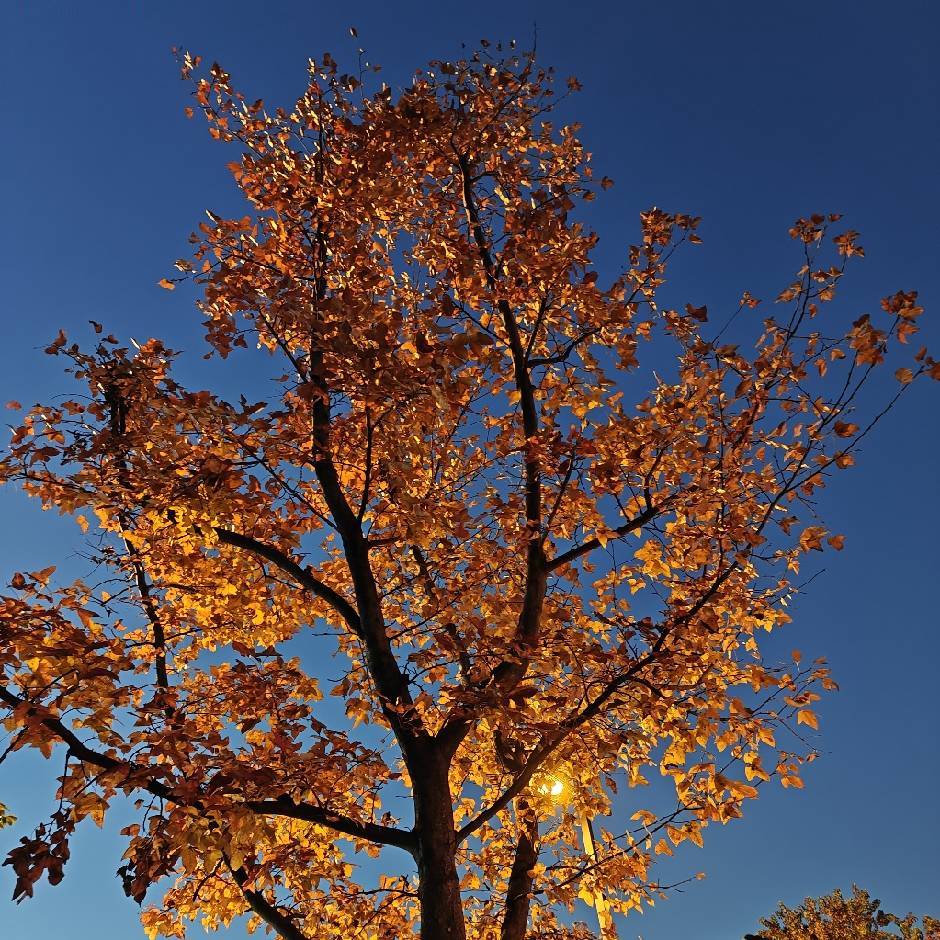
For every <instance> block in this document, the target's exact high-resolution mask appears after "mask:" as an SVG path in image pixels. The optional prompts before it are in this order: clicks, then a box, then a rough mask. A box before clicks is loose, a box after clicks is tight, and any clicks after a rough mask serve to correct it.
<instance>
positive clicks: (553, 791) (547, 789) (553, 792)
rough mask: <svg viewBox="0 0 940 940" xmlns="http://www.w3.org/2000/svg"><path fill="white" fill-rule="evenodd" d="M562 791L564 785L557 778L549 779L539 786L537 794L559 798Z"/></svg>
mask: <svg viewBox="0 0 940 940" xmlns="http://www.w3.org/2000/svg"><path fill="white" fill-rule="evenodd" d="M564 789H565V784H564V781H563V780H559V779H558V777H549V778H548V779H547V780H546V781H545V782H544V783H543V784H541V785H540V786H539V793H541V794H543V795H544V796H561V794H562V793H563V792H564Z"/></svg>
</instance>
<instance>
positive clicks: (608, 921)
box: [539, 774, 617, 940]
mask: <svg viewBox="0 0 940 940" xmlns="http://www.w3.org/2000/svg"><path fill="white" fill-rule="evenodd" d="M539 790H540V791H541V792H542V793H545V794H547V795H548V796H551V797H552V798H553V799H555V801H556V802H559V800H558V798H559V797H560V796H561V795H562V793H564V790H565V782H564V780H563V779H562V778H561V777H559V776H557V775H556V774H553V775H552V776H551V777H550V778H549V780H547V781H546V782H545V783H544V784H542V786H540V787H539ZM576 815H577V821H578V828H579V829H580V830H581V845H582V848H583V849H584V854H585V855H586V856H587V857H588V858H589V859H590V860H591V861H592V862H593V863H594V864H595V865H596V864H597V861H598V858H597V845H596V843H595V839H594V826H593V825H592V824H591V820H590V818H589V817H588V816H586V815H585V814H584V813H582V812H577V814H576ZM591 894H592V896H593V907H594V911H595V913H596V914H597V926H598V931H599V935H600V940H617V926H616V924H615V923H614V918H613V914H612V913H611V910H610V905H609V904H608V903H607V898H606V897H605V896H604V892H603V891H602V890H601V889H600V888H594V890H593V891H592V892H591Z"/></svg>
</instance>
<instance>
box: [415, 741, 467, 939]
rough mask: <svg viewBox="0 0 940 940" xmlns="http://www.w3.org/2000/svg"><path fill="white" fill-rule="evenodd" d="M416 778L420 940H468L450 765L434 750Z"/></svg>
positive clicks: (416, 855) (423, 762)
mask: <svg viewBox="0 0 940 940" xmlns="http://www.w3.org/2000/svg"><path fill="white" fill-rule="evenodd" d="M421 763H422V766H421V767H420V769H419V768H416V771H417V772H414V771H413V772H412V786H413V787H414V802H415V835H416V836H417V842H418V845H417V851H416V854H415V858H416V861H417V863H418V899H419V902H420V905H421V940H465V938H466V936H467V931H466V926H465V924H464V917H463V904H462V902H461V898H460V879H459V878H458V876H457V860H456V855H457V836H456V833H455V832H454V808H453V803H452V801H451V795H450V784H449V782H448V779H447V761H446V760H444V759H443V757H442V756H441V755H440V754H438V753H436V752H435V751H434V750H432V751H431V753H430V754H428V755H427V758H426V760H423V761H422V762H421Z"/></svg>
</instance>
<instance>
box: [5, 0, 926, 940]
mask: <svg viewBox="0 0 940 940" xmlns="http://www.w3.org/2000/svg"><path fill="white" fill-rule="evenodd" d="M350 25H355V26H356V27H357V28H358V30H359V40H358V43H359V44H363V45H365V46H366V48H367V50H368V53H369V57H370V59H371V60H372V61H375V62H379V63H381V64H382V65H383V66H384V72H383V78H385V80H386V81H388V82H389V83H390V84H393V85H396V84H399V83H401V82H404V81H407V79H408V76H409V74H410V72H411V71H413V70H414V69H415V68H417V67H419V66H420V65H422V64H424V63H426V62H427V60H429V59H431V58H446V57H455V56H457V55H458V54H459V53H460V44H461V42H466V43H467V44H468V46H472V45H473V44H474V43H476V42H477V41H478V40H479V39H480V38H481V37H487V38H490V39H494V40H495V39H509V38H516V39H518V40H520V42H521V43H522V44H523V45H526V44H527V43H529V42H530V40H531V39H532V36H533V25H535V27H537V36H538V51H539V55H540V57H541V59H542V60H543V62H545V63H547V64H554V65H555V66H556V67H557V69H558V71H559V73H560V74H561V75H562V76H566V75H569V74H575V75H577V76H578V77H579V78H580V79H581V81H582V83H583V85H584V90H583V92H582V93H581V94H580V95H578V96H576V98H575V100H574V102H573V104H572V105H571V106H570V112H571V115H572V116H575V117H576V118H577V119H578V120H580V121H581V122H582V123H583V125H584V128H583V131H582V136H583V138H584V139H585V141H586V142H587V144H588V147H589V149H590V150H591V151H592V152H593V153H594V160H595V166H596V169H597V172H598V175H602V174H607V175H610V176H611V177H613V178H614V179H615V180H616V182H617V185H616V187H615V188H614V189H613V190H611V191H610V192H609V193H607V194H605V196H604V197H603V198H602V199H599V200H598V201H597V202H595V203H593V205H592V208H591V215H590V221H591V223H592V224H593V226H594V227H595V229H596V230H597V231H598V232H599V233H600V235H601V246H602V250H601V254H600V256H599V258H600V262H601V267H602V268H603V265H604V263H605V262H609V264H610V271H611V272H612V271H613V269H614V265H615V264H616V262H617V261H618V260H619V258H620V257H621V252H622V249H623V246H625V245H626V244H627V243H628V242H629V241H630V240H631V239H632V238H633V237H634V236H635V234H636V231H637V226H636V220H637V213H638V212H639V211H640V210H641V209H644V208H647V207H648V206H650V205H654V204H655V205H659V206H661V207H663V208H665V209H667V210H669V211H684V212H690V213H693V214H696V215H701V216H703V217H704V222H703V225H702V229H701V233H702V235H703V237H704V238H705V245H704V247H702V248H700V249H698V250H696V251H695V252H691V253H687V254H686V255H685V256H684V257H683V258H681V259H680V261H679V262H678V264H677V265H676V267H675V269H674V276H675V278H676V283H677V290H682V291H685V292H686V294H687V299H694V300H695V301H696V302H706V301H707V303H708V305H709V308H710V309H712V310H720V309H722V308H723V307H724V308H727V307H728V306H729V305H733V303H734V302H735V301H736V299H737V298H738V297H739V296H740V294H741V291H742V289H745V288H747V289H749V290H750V291H751V292H752V293H753V294H754V295H756V296H758V297H768V296H773V295H775V294H776V293H777V292H778V291H779V290H780V289H781V288H782V287H784V286H785V285H786V284H787V283H788V280H787V278H788V276H789V275H790V274H791V273H792V271H793V270H794V269H795V268H796V267H797V266H798V263H799V261H798V257H797V253H796V251H795V249H794V246H793V245H792V243H791V242H790V241H789V239H788V238H787V236H786V229H787V228H788V226H789V224H790V223H791V222H792V220H793V219H795V218H796V217H797V216H798V215H805V214H808V213H810V212H814V211H819V212H842V213H845V214H846V216H847V221H848V222H849V223H850V224H851V225H852V227H854V228H857V229H859V230H861V232H862V234H863V238H862V244H864V246H865V248H866V250H867V255H868V257H867V258H866V259H865V261H864V262H862V263H861V264H860V265H855V266H854V268H853V269H852V270H851V272H850V275H849V277H848V279H847V281H846V284H845V286H844V287H843V288H841V289H840V297H841V303H842V304H843V305H847V306H848V307H850V308H851V312H852V313H853V314H854V313H856V312H857V313H862V312H865V311H869V310H871V311H874V310H876V309H877V304H878V299H879V298H880V297H881V296H883V295H885V294H887V293H890V292H894V291H895V290H897V289H910V288H912V287H913V288H919V289H920V291H921V296H922V298H923V300H924V302H925V306H926V307H927V313H926V314H925V316H924V318H923V320H924V323H923V326H924V339H925V342H927V343H928V344H929V345H930V346H931V347H932V351H933V352H934V354H935V355H936V354H937V352H938V350H940V279H938V274H937V272H938V269H940V268H938V262H937V251H938V247H940V238H938V224H940V223H938V220H940V179H938V167H940V123H938V122H940V111H938V103H940V69H938V64H937V52H936V48H937V45H938V41H940V5H937V4H936V3H934V2H932V0H923V2H912V0H895V2H893V3H891V4H888V3H885V2H878V3H874V2H854V3H834V2H826V0H815V2H776V3H772V2H760V3H754V2H753V0H752V2H750V3H744V2H713V3H700V2H691V0H689V2H670V3H665V2H661V3H655V2H654V3H638V2H633V0H616V2H615V0H605V2H591V0H581V2H578V3H570V2H560V0H542V2H539V3H535V2H529V0H525V2H512V0H502V2H499V3H493V2H489V0H477V2H474V3H468V4H458V3H454V2H448V3H439V4H432V3H428V2H421V3H415V2H407V0H399V2H394V3H393V2H389V0H385V2H382V3H372V2H359V3H356V4H329V5H328V4H325V3H319V2H316V0H306V2H300V0H295V2H275V0H255V2H253V3H247V2H241V0H239V2H234V0H228V2H223V0H212V2H199V3H194V2H191V0H190V2H168V0H162V2H160V3H146V4H144V3H131V2H110V0H109V2H105V0H94V2H84V3H67V2H64V0H63V2H60V3H49V2H40V0H31V2H22V0H7V2H6V3H4V4H3V5H2V11H0V36H2V39H0V43H2V55H0V78H2V84H0V87H2V88H3V112H2V113H3V116H2V118H0V121H2V127H3V134H2V140H3V147H2V150H0V178H2V181H3V187H2V191H3V210H4V225H3V226H2V229H0V241H2V246H0V268H2V275H3V277H2V284H3V289H2V294H0V297H2V300H0V304H2V307H0V310H2V314H3V334H2V343H0V402H3V401H6V400H7V399H12V398H16V399H19V400H21V401H23V402H24V403H30V402H32V401H35V400H38V399H44V398H48V397H50V396H51V395H53V394H54V393H57V392H61V391H66V390H68V388H69V385H68V383H67V381H66V377H65V376H63V375H62V374H61V373H60V372H59V371H58V366H59V362H58V360H51V359H50V358H49V357H46V356H43V355H42V352H41V348H40V347H41V346H44V345H46V343H47V342H48V341H49V340H50V339H51V338H52V337H53V336H54V335H55V333H56V331H57V330H58V328H59V327H60V326H62V327H65V328H66V329H68V330H70V331H71V332H72V333H74V334H75V335H76V336H79V335H81V334H82V331H83V330H84V328H85V327H86V326H87V324H86V321H87V320H88V319H95V320H100V321H103V322H104V323H105V324H106V326H107V328H108V329H110V330H112V331H113V332H115V333H117V334H119V335H122V336H124V337H128V336H134V337H137V338H138V339H143V338H146V337H147V336H151V335H157V336H160V337H162V338H164V339H165V340H167V341H168V343H169V344H170V345H172V346H175V347H176V348H183V349H190V350H193V355H192V356H191V357H190V358H189V360H188V365H184V366H183V368H182V370H181V371H182V375H183V377H184V379H185V378H187V377H191V380H192V382H193V384H197V383H199V382H202V383H205V381H206V377H205V375H204V374H203V373H201V372H200V369H201V366H200V363H199V352H198V343H197V340H198V336H199V317H198V315H197V314H196V313H195V311H194V310H193V307H192V294H191V293H187V290H186V289H180V290H177V291H175V292H174V293H172V294H169V293H167V292H165V291H162V290H160V289H159V288H158V287H157V286H156V282H157V280H158V279H159V278H161V277H163V276H164V275H166V274H168V273H171V264H172V261H173V259H175V258H177V257H180V256H183V255H186V254H187V242H186V239H187V235H188V233H189V232H190V230H191V229H192V228H193V227H195V225H196V224H197V223H198V221H199V219H200V218H201V217H202V211H203V209H205V208H212V209H214V210H216V211H218V212H220V213H225V212H227V211H232V212H239V211H240V209H239V207H238V204H237V202H236V201H235V198H234V189H233V185H232V183H231V179H230V177H229V174H228V172H227V171H226V170H225V169H224V164H225V163H226V162H228V161H229V160H231V159H233V156H232V154H231V152H230V151H226V150H225V149H224V148H222V147H220V146H219V145H218V144H214V143H213V142H212V141H210V140H209V139H208V137H207V135H206V133H205V128H204V127H203V126H201V125H200V124H199V123H198V122H192V123H190V122H188V121H186V119H185V118H184V117H183V114H182V108H183V106H184V105H185V104H186V103H187V98H186V87H185V86H183V85H182V84H181V83H180V82H179V80H178V72H177V68H176V65H175V63H174V61H173V60H172V58H171V56H170V47H171V46H173V45H180V46H183V47H185V48H188V49H191V50H193V51H194V52H198V53H201V54H203V55H204V56H205V57H206V58H207V59H210V60H211V59H217V60H218V61H220V62H221V63H222V64H223V65H224V67H225V68H226V69H227V70H228V71H230V72H232V73H233V76H234V79H235V83H236V85H237V86H238V87H240V88H242V89H243V90H244V91H245V92H246V93H247V94H249V95H250V96H251V97H252V98H255V97H264V98H265V99H266V100H268V101H269V102H271V103H277V104H290V103H291V102H292V101H293V98H294V97H295V96H296V94H297V93H299V92H300V90H301V89H302V87H303V84H304V80H305V63H306V60H307V58H308V57H309V56H311V55H317V54H319V53H320V52H322V51H323V50H326V49H329V50H331V51H332V52H333V54H334V55H335V56H337V58H339V59H340V61H341V62H343V61H344V60H345V61H346V62H347V63H348V64H349V66H350V67H353V66H354V64H355V51H356V45H357V42H356V41H354V40H352V39H351V38H350V37H349V34H348V27H349V26H350ZM602 279H603V273H602ZM189 370H191V371H189ZM236 378H237V377H236ZM227 381H228V382H232V381H233V380H232V378H231V377H229V379H228V380H227ZM236 385H237V383H236ZM892 385H893V379H891V377H890V376H887V377H886V379H885V384H884V385H883V386H882V387H881V389H880V391H882V392H887V390H888V389H889V387H890V386H892ZM938 407H940V388H938V386H936V385H930V386H928V385H926V384H924V385H923V387H918V388H915V389H913V390H912V392H911V394H910V395H909V396H907V398H906V400H904V401H903V403H902V406H901V407H900V408H899V409H898V410H897V411H896V412H895V413H894V414H893V415H892V416H891V417H890V419H889V420H888V421H886V422H885V423H884V424H883V425H882V426H881V427H880V428H879V430H878V432H877V433H876V434H875V435H874V436H873V437H872V438H870V439H869V441H868V443H867V445H866V447H865V449H864V451H863V453H862V456H861V458H860V460H859V465H858V466H857V467H856V468H853V469H852V470H850V471H846V472H845V473H843V474H842V475H840V477H839V478H838V480H837V481H836V485H834V486H833V488H832V489H831V490H830V491H829V492H828V493H827V495H826V496H825V500H824V505H823V506H822V507H821V508H822V510H823V512H824V514H825V517H826V519H827V521H829V522H830V523H831V525H832V528H833V529H835V530H837V531H841V532H844V533H845V535H846V537H847V538H846V548H845V551H844V552H842V553H841V554H839V555H835V554H833V553H827V554H826V556H825V558H824V564H825V566H826V569H827V570H826V571H825V573H824V574H823V575H822V576H820V577H818V578H817V579H816V580H815V581H814V582H813V584H812V585H811V587H810V589H809V591H808V592H807V593H806V594H805V595H804V596H803V597H802V599H801V600H800V602H799V603H798V605H797V607H796V614H795V623H794V624H793V625H791V626H790V627H788V628H787V629H786V631H785V632H784V634H783V635H782V636H781V637H780V639H779V640H775V642H776V643H778V644H779V649H780V651H781V652H789V650H790V649H791V648H793V647H798V648H800V649H801V650H802V651H803V653H804V655H806V656H817V655H825V656H827V657H828V658H829V659H830V661H831V664H832V667H833V670H834V674H835V676H836V678H837V679H838V680H839V682H840V684H841V686H842V691H841V692H840V693H839V694H837V695H834V696H830V697H829V698H828V699H826V700H824V701H823V703H822V705H821V708H820V709H819V712H820V716H821V722H822V723H821V734H822V737H821V739H820V747H821V749H822V750H823V752H824V759H822V760H820V761H819V762H818V763H817V764H814V765H813V766H812V767H811V768H809V770H808V772H807V774H806V780H807V786H806V789H805V790H803V791H801V792H797V791H793V790H782V789H781V788H779V787H778V786H776V785H773V786H769V787H764V788H763V792H762V794H761V797H760V799H759V800H757V801H756V802H754V803H751V804H749V806H748V807H747V813H746V816H745V818H744V820H743V821H739V822H737V823H733V824H731V825H729V826H728V827H725V828H723V829H720V830H719V829H716V828H710V829H709V830H708V831H707V833H706V842H705V847H704V849H695V848H694V847H684V848H683V850H682V851H681V852H679V853H677V854H678V857H677V859H675V860H673V864H672V866H671V869H670V873H672V874H679V875H681V874H686V873H692V872H695V871H698V870H705V871H706V872H707V874H708V877H707V879H706V880H704V881H701V882H694V883H693V885H692V886H690V887H689V888H688V889H687V890H686V891H685V892H684V893H682V894H676V895H675V896H673V897H672V898H671V899H670V900H669V901H668V902H664V903H662V904H660V905H658V906H657V907H656V908H655V910H653V911H650V912H648V913H647V914H646V915H644V916H643V917H642V918H641V917H632V918H630V919H629V921H627V922H624V923H622V924H621V936H622V937H625V938H627V937H629V938H631V940H633V938H635V937H637V936H638V935H639V936H642V937H643V938H644V940H673V938H687V937H688V938H697V940H721V938H736V937H740V936H741V935H742V934H743V933H744V932H746V931H748V930H751V929H753V928H754V927H755V926H756V921H757V918H758V917H759V916H760V915H762V914H765V913H769V912H770V911H771V910H772V909H773V907H774V906H775V905H776V903H777V902H778V901H779V900H786V901H788V902H794V901H798V900H799V899H801V898H802V897H804V896H806V895H818V894H821V893H824V892H828V891H829V890H831V889H832V888H834V887H836V886H843V887H848V886H849V885H850V884H851V883H852V882H853V881H856V882H858V883H859V884H860V885H862V886H864V887H867V888H868V889H869V890H870V891H872V892H873V893H874V894H875V895H876V896H878V897H880V898H881V899H882V900H883V902H884V903H885V905H886V906H887V907H888V908H889V909H892V910H900V911H906V910H908V909H912V910H915V911H918V912H920V913H934V914H936V913H938V908H940V902H938V899H940V890H938V889H940V857H938V852H940V849H938V846H940V800H938V799H937V792H938V788H937V781H938V780H940V744H938V740H940V730H938V729H940V704H938V702H940V695H938V683H937V676H938V664H940V617H938V613H937V608H938V581H940V553H938V550H937V534H936V533H937V530H938V526H940V512H938V507H937V502H938V493H940V486H938V471H937V463H938V460H940V444H938V421H937V413H938ZM0 532H2V536H0V579H2V580H3V581H6V579H7V578H8V577H9V574H10V573H12V572H13V571H15V570H21V569H27V570H34V569H37V568H41V567H45V566H46V565H48V564H52V563H54V562H57V563H62V562H64V563H65V569H66V570H68V571H72V572H74V573H78V571H79V570H80V560H79V559H77V558H76V557H75V556H74V551H75V549H76V547H77V545H78V543H77V542H76V541H75V531H74V526H72V525H71V524H68V523H65V522H63V521H60V520H58V519H54V518H49V517H47V516H43V515H42V514H41V513H40V512H39V511H38V509H37V508H36V507H33V506H31V505H30V504H28V503H27V501H26V500H25V499H23V498H22V497H21V496H20V495H19V494H16V493H14V492H11V491H0ZM58 772H59V766H58V763H57V764H56V765H55V766H53V765H51V764H47V763H45V762H43V761H42V760H41V759H38V758H35V757H32V756H30V755H20V756H19V759H16V760H10V761H8V762H7V763H6V764H4V765H3V766H0V800H3V801H4V802H6V803H7V804H8V805H9V806H10V808H11V810H12V811H13V812H14V813H15V814H16V815H18V816H19V817H21V819H22V820H23V822H24V823H25V824H26V825H28V826H29V827H30V828H31V827H32V825H34V824H35V823H36V822H38V821H40V819H41V818H42V817H43V816H45V815H46V814H47V813H48V812H49V811H51V810H52V809H54V801H53V799H52V792H53V785H52V782H51V781H52V778H53V777H54V776H55V774H57V773H58ZM19 834H20V832H19V830H17V831H12V832H11V831H10V830H5V831H3V832H0V849H3V850H4V851H5V850H6V848H8V847H10V846H11V845H12V844H13V843H14V842H15V839H16V838H17V837H18V835H19ZM121 851H122V850H121V848H120V842H119V840H118V838H116V837H115V836H114V835H113V829H112V831H111V832H110V833H109V832H108V831H105V832H97V831H82V832H81V834H80V836H79V837H78V838H76V840H75V841H74V844H73V855H72V861H71V863H70V865H69V867H68V868H67V871H66V878H65V881H64V882H63V884H61V885H59V886H58V887H57V888H50V887H49V886H48V885H47V884H43V885H41V886H40V887H39V889H38V891H37V897H36V898H35V899H33V900H32V901H29V902H26V903H24V904H22V905H20V906H19V907H14V906H13V905H12V903H10V902H9V901H8V900H7V898H8V897H9V895H10V893H11V891H12V885H13V879H12V877H11V875H10V872H9V869H4V870H3V872H2V874H0V937H2V938H3V940H27V938H32V937H37V936H48V935H56V936H63V937H68V938H69V940H92V938H93V940H129V938H133V937H135V936H142V933H141V932H140V930H139V927H138V926H137V921H136V909H135V906H134V904H133V902H131V901H129V900H126V899H125V898H124V897H123V895H122V893H121V891H120V886H119V883H118V881H117V879H116V878H115V876H114V871H115V869H116V868H117V866H118V865H119V864H120V862H119V858H120V853H121ZM196 930H197V931H200V932H201V929H200V928H198V927H197V928H196ZM230 936H231V937H232V938H233V940H241V938H242V934H241V932H239V931H234V930H233V931H232V932H231V933H230Z"/></svg>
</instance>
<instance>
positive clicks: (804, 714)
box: [796, 708, 819, 731]
mask: <svg viewBox="0 0 940 940" xmlns="http://www.w3.org/2000/svg"><path fill="white" fill-rule="evenodd" d="M796 723H797V724H798V725H809V726H810V728H813V729H815V730H816V731H818V730H819V719H818V718H817V717H816V716H815V715H814V714H813V712H811V711H810V710H809V709H808V708H801V709H799V710H798V711H797V713H796Z"/></svg>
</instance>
